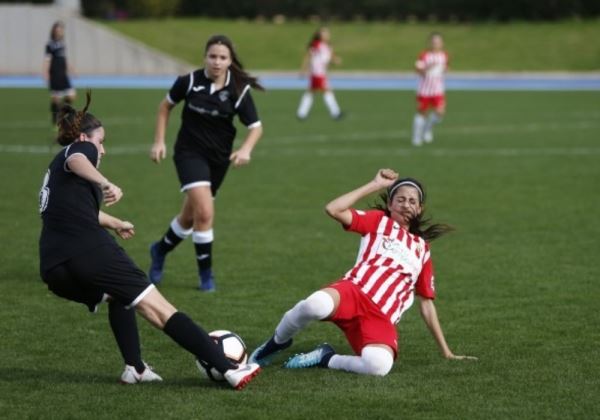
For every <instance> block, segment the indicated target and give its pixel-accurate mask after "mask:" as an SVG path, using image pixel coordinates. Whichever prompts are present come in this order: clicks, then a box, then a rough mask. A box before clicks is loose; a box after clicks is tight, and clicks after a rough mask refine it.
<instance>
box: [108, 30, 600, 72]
mask: <svg viewBox="0 0 600 420" xmlns="http://www.w3.org/2000/svg"><path fill="white" fill-rule="evenodd" d="M103 23H104V22H103ZM599 23H600V21H599V20H589V21H564V22H558V23H537V24H532V23H518V22H516V23H510V24H495V23H478V24H435V23H431V24H406V23H392V22H371V23H365V22H361V23H342V22H334V23H331V24H330V25H329V26H330V28H331V31H332V42H333V45H334V48H335V50H336V52H337V53H338V54H339V55H340V56H341V57H342V59H343V63H342V65H341V66H339V67H334V68H333V69H334V70H346V71H348V70H371V71H412V70H413V66H414V62H415V59H416V56H417V55H418V53H419V52H420V51H421V50H422V49H423V48H424V47H425V46H426V43H427V37H428V35H429V33H430V32H431V31H434V30H436V31H441V32H442V33H443V34H444V38H445V40H446V46H447V49H448V51H449V53H450V56H451V68H452V70H454V71H599V70H600V43H598V42H593V40H594V39H599V38H600V24H599ZM107 24H108V26H109V27H110V28H112V29H115V30H117V31H120V32H122V33H124V34H125V35H128V36H130V37H132V38H136V39H138V40H140V41H142V42H144V43H145V44H148V45H150V46H153V47H154V48H157V49H159V50H162V51H164V52H166V53H167V54H171V55H173V56H175V57H178V58H180V59H183V60H185V61H187V62H189V63H192V64H200V63H201V61H202V57H203V48H204V43H205V42H206V40H207V39H208V37H209V36H210V35H213V34H215V33H225V34H227V35H229V36H230V37H231V38H232V39H233V41H234V43H235V44H236V45H237V48H238V52H239V54H240V56H241V58H242V60H243V62H244V63H245V65H246V66H247V67H248V68H250V69H260V70H298V69H299V68H300V63H301V62H302V56H303V55H304V52H305V49H306V44H307V43H308V40H309V38H310V36H311V34H312V33H313V32H314V31H315V29H316V27H317V25H316V24H312V23H306V22H294V21H292V22H289V23H285V24H283V25H276V24H273V23H256V22H250V21H243V20H242V21H231V20H215V19H200V18H198V19H189V18H188V19H162V20H139V21H135V20H134V21H127V22H111V23H107Z"/></svg>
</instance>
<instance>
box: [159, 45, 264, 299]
mask: <svg viewBox="0 0 600 420" xmlns="http://www.w3.org/2000/svg"><path fill="white" fill-rule="evenodd" d="M204 52H205V55H204V64H205V67H204V68H202V69H199V70H195V71H193V72H192V73H190V74H187V75H185V76H180V77H178V78H177V80H175V83H174V84H173V87H172V88H171V90H170V91H169V93H168V94H167V96H166V98H165V99H163V100H162V102H161V103H160V106H159V109H158V116H157V122H156V132H155V136H154V145H153V146H152V150H151V152H150V157H151V159H152V160H153V161H154V162H156V163H159V162H160V161H161V160H162V159H164V158H165V157H166V146H165V131H166V127H167V122H168V119H169V114H170V112H171V110H172V109H173V107H175V105H176V104H178V103H179V102H180V101H184V106H183V110H182V112H181V127H180V129H179V133H178V135H177V142H176V143H175V155H174V160H175V166H176V168H177V175H178V176H179V181H180V182H181V191H182V192H185V193H186V196H185V199H184V202H183V206H182V208H181V211H180V212H179V214H178V215H177V216H176V217H175V218H174V219H173V220H172V221H171V224H170V226H169V229H168V230H167V232H166V233H165V235H164V236H163V237H162V238H161V239H160V240H159V241H158V242H155V243H153V244H152V246H151V247H150V256H151V259H152V263H151V266H150V272H149V278H150V281H151V282H152V283H155V284H157V283H159V282H160V280H161V278H162V274H163V267H164V262H165V257H166V255H167V253H169V252H170V251H172V250H173V249H174V248H175V247H176V246H177V245H178V244H179V243H180V242H181V241H182V240H183V239H185V238H186V237H188V236H189V235H192V239H193V242H194V247H195V250H196V259H197V262H198V271H199V277H200V282H199V286H198V288H199V289H200V290H203V291H213V290H215V283H214V276H213V273H212V243H213V237H214V235H213V219H214V204H213V197H214V196H215V195H216V193H217V190H218V189H219V186H220V185H221V183H222V182H223V179H224V178H225V174H226V173H227V169H228V168H229V164H230V163H233V165H234V166H235V167H238V166H242V165H246V164H248V163H249V162H250V155H251V153H252V150H253V149H254V146H255V145H256V143H257V142H258V140H259V138H260V137H261V135H262V125H261V122H260V120H259V119H258V115H257V112H256V108H255V106H254V101H253V100H252V96H251V95H250V88H251V87H254V88H257V89H259V90H263V88H262V86H261V85H260V84H258V82H257V80H256V78H254V77H252V76H250V75H249V74H247V73H246V72H245V71H244V70H243V67H242V64H241V63H240V61H239V59H238V58H237V55H236V53H235V50H234V48H233V44H232V43H231V41H230V40H229V38H227V37H226V36H223V35H215V36H213V37H211V38H210V39H209V40H208V42H207V43H206V48H205V50H204ZM235 115H238V117H239V119H240V121H241V122H242V123H243V124H244V125H245V126H246V127H248V133H247V135H246V138H245V140H244V142H243V144H242V146H241V147H240V148H239V149H238V150H236V151H233V141H234V139H235V135H236V129H235V127H234V125H233V117H234V116H235Z"/></svg>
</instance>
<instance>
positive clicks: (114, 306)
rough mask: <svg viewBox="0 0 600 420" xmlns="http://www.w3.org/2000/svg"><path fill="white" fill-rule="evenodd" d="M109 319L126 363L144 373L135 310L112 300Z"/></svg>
mask: <svg viewBox="0 0 600 420" xmlns="http://www.w3.org/2000/svg"><path fill="white" fill-rule="evenodd" d="M108 320H109V322H110V328H111V329H112V331H113V334H114V336H115V340H117V345H118V346H119V350H121V355H122V356H123V360H124V361H125V364H127V365H130V366H133V367H135V370H136V371H137V373H142V372H143V371H144V369H145V368H146V367H145V366H144V362H143V361H142V351H141V350H140V336H139V334H138V328H137V322H136V319H135V310H134V309H125V306H123V305H122V304H121V303H119V302H115V301H113V302H110V303H109V304H108Z"/></svg>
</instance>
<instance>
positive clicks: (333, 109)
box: [323, 90, 340, 118]
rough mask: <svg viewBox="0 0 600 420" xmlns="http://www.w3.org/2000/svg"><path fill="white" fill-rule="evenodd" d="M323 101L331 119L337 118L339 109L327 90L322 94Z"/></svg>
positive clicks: (333, 96)
mask: <svg viewBox="0 0 600 420" xmlns="http://www.w3.org/2000/svg"><path fill="white" fill-rule="evenodd" d="M323 101H325V105H326V106H327V109H328V110H329V114H330V115H331V116H332V117H333V118H335V117H338V116H339V115H340V107H339V105H338V103H337V101H336V100H335V95H334V94H333V92H332V91H330V90H329V91H327V92H325V93H324V94H323Z"/></svg>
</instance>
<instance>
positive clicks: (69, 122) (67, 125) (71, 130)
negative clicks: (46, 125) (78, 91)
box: [56, 90, 102, 146]
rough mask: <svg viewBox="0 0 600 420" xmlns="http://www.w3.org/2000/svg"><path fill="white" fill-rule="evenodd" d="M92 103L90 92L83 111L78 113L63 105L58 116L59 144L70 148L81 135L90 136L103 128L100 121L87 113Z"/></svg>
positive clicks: (57, 138)
mask: <svg viewBox="0 0 600 420" xmlns="http://www.w3.org/2000/svg"><path fill="white" fill-rule="evenodd" d="M91 101H92V91H91V90H88V91H87V93H86V102H85V107H83V109H82V110H81V111H76V110H75V109H73V107H71V106H70V105H63V107H62V108H61V110H60V113H59V114H58V123H57V125H58V136H57V137H56V142H57V143H58V144H60V145H61V146H68V145H69V144H71V143H73V142H74V141H75V140H77V138H78V137H79V135H80V134H81V133H85V134H87V135H90V134H91V133H92V131H94V130H95V129H97V128H100V127H102V123H101V122H100V120H99V119H98V118H96V117H94V116H93V115H92V114H90V113H88V112H87V110H88V108H89V106H90V102H91Z"/></svg>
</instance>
